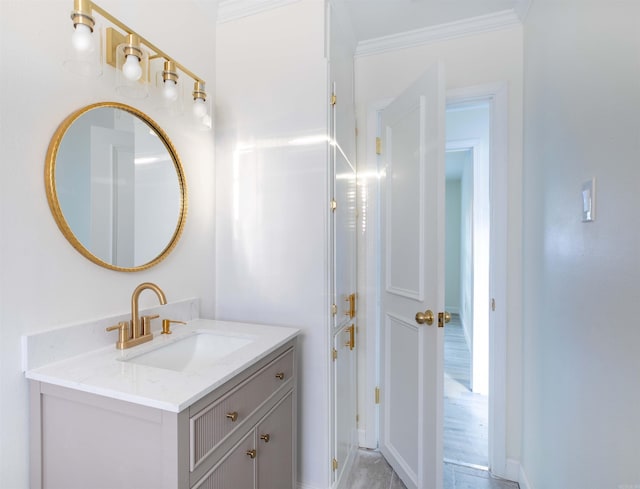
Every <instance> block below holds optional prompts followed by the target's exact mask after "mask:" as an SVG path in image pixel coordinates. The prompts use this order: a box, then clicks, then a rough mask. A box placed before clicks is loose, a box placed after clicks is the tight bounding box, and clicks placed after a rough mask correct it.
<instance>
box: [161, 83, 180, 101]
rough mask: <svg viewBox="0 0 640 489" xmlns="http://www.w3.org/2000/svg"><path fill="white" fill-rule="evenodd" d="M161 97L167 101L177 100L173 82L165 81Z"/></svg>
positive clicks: (176, 91)
mask: <svg viewBox="0 0 640 489" xmlns="http://www.w3.org/2000/svg"><path fill="white" fill-rule="evenodd" d="M162 95H164V98H166V99H167V100H175V99H177V98H178V88H177V86H176V82H175V81H174V80H165V81H164V87H163V89H162Z"/></svg>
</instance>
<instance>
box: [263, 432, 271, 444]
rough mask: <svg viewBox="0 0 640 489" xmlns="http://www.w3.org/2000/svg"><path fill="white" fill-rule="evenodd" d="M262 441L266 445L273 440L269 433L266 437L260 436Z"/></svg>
mask: <svg viewBox="0 0 640 489" xmlns="http://www.w3.org/2000/svg"><path fill="white" fill-rule="evenodd" d="M260 439H261V440H264V442H265V443H269V440H271V435H269V433H267V434H266V435H260Z"/></svg>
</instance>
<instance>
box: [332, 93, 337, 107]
mask: <svg viewBox="0 0 640 489" xmlns="http://www.w3.org/2000/svg"><path fill="white" fill-rule="evenodd" d="M337 101H338V97H336V94H335V93H332V94H331V105H336V102H337Z"/></svg>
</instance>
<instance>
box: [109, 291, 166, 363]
mask: <svg viewBox="0 0 640 489" xmlns="http://www.w3.org/2000/svg"><path fill="white" fill-rule="evenodd" d="M146 289H150V290H153V291H154V292H155V293H156V295H157V296H158V299H159V300H160V304H162V305H164V304H166V303H167V298H166V297H165V295H164V292H162V289H161V288H160V287H158V286H157V285H156V284H152V283H151V282H144V283H142V284H140V285H138V286H137V287H136V288H135V290H134V291H133V294H132V295H131V321H122V322H120V323H118V324H117V325H116V326H110V327H108V328H107V331H114V330H118V331H119V334H118V341H117V342H116V348H118V349H119V350H124V349H125V348H131V347H132V346H136V345H140V344H141V343H145V342H147V341H151V339H152V338H153V333H151V320H152V319H155V318H157V317H158V316H157V315H156V316H143V317H142V318H140V317H138V298H139V297H140V294H141V293H142V291H143V290H146Z"/></svg>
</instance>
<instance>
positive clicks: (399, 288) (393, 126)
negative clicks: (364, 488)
mask: <svg viewBox="0 0 640 489" xmlns="http://www.w3.org/2000/svg"><path fill="white" fill-rule="evenodd" d="M445 103H446V102H445V86H444V74H443V69H442V68H441V67H440V65H435V66H433V67H432V68H430V69H429V70H428V71H427V72H426V73H424V74H423V75H422V76H421V77H420V78H419V79H418V80H417V81H416V82H415V83H414V84H413V85H411V86H410V87H409V88H408V89H407V90H406V91H405V92H403V93H402V94H401V95H400V96H399V97H398V98H396V99H395V100H394V101H393V102H391V104H389V106H387V108H385V109H384V111H383V112H382V117H381V122H382V124H381V131H382V134H381V139H382V141H381V143H382V144H381V158H382V159H381V161H382V164H383V165H384V173H383V174H384V175H385V176H384V181H383V185H382V189H383V191H382V219H381V220H382V223H381V224H382V235H381V236H382V239H381V241H382V242H381V249H382V255H381V262H382V263H381V269H382V285H383V287H382V290H381V328H382V331H381V374H382V375H381V408H380V415H381V416H380V419H381V422H380V449H381V451H382V453H383V454H384V456H385V458H386V459H387V460H388V461H389V463H390V464H391V466H392V467H393V468H394V470H395V471H396V472H397V473H398V475H399V476H400V478H401V479H402V480H403V482H404V483H405V485H406V486H407V488H408V489H440V488H441V487H442V410H443V401H442V396H443V380H442V379H443V330H442V328H439V327H438V316H439V313H443V312H444V188H445V187H444V185H445V175H444V150H445V138H444V127H445V126H444V124H445ZM428 311H431V312H433V315H434V318H433V322H432V324H431V325H429V324H428V322H429V321H428V320H426V319H428V315H429V314H428ZM416 313H421V316H418V318H417V317H416ZM418 319H420V321H424V323H423V324H419V323H418ZM425 320H426V321H425Z"/></svg>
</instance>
